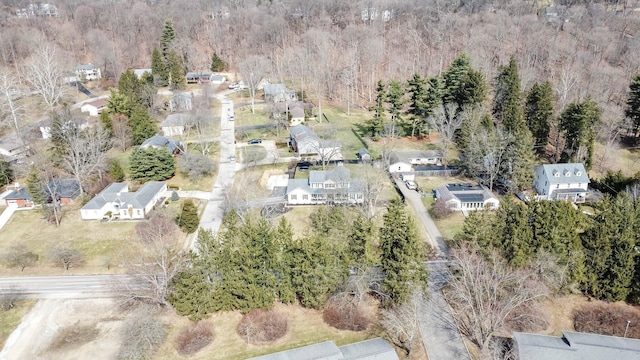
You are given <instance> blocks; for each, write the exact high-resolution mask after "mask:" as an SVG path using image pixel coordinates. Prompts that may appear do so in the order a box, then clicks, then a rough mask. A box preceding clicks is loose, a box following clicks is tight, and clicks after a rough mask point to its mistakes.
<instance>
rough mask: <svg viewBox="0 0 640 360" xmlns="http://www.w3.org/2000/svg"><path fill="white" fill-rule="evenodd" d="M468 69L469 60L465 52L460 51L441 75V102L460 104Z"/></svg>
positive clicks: (469, 66)
mask: <svg viewBox="0 0 640 360" xmlns="http://www.w3.org/2000/svg"><path fill="white" fill-rule="evenodd" d="M470 69H471V60H470V59H469V56H467V54H465V53H462V54H460V55H458V57H457V58H456V59H455V60H453V63H451V65H450V66H449V68H448V69H447V71H446V72H445V73H444V75H443V76H442V78H443V83H444V84H443V85H444V92H443V96H442V102H443V103H445V104H458V105H460V103H461V102H463V101H462V99H461V98H460V95H461V94H462V93H463V90H462V89H463V88H464V83H465V78H466V77H467V76H468V73H469V70H470Z"/></svg>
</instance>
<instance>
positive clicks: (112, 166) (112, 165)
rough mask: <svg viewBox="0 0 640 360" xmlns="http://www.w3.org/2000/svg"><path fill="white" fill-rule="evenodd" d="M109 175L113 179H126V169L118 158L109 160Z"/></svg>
mask: <svg viewBox="0 0 640 360" xmlns="http://www.w3.org/2000/svg"><path fill="white" fill-rule="evenodd" d="M109 176H111V178H112V179H113V181H117V182H121V181H124V169H123V168H122V165H120V162H119V161H118V160H117V159H111V160H109Z"/></svg>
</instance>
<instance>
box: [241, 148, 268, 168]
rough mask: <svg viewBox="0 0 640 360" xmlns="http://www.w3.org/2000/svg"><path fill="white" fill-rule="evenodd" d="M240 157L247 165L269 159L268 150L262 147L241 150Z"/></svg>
mask: <svg viewBox="0 0 640 360" xmlns="http://www.w3.org/2000/svg"><path fill="white" fill-rule="evenodd" d="M240 156H241V158H242V162H243V163H245V164H251V163H255V162H256V161H260V160H262V159H264V158H266V157H267V150H266V149H265V148H264V147H263V146H260V145H250V146H245V147H241V148H240Z"/></svg>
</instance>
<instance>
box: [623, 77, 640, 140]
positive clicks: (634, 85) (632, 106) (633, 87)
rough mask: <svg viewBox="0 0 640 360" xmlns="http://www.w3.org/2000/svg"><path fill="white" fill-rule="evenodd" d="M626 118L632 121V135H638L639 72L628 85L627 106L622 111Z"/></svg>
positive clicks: (639, 124)
mask: <svg viewBox="0 0 640 360" xmlns="http://www.w3.org/2000/svg"><path fill="white" fill-rule="evenodd" d="M624 114H625V116H626V117H627V118H629V119H631V121H633V131H632V133H633V136H634V137H638V131H639V130H640V73H637V74H636V75H635V76H634V77H633V79H631V84H630V85H629V95H627V108H626V109H625V111H624Z"/></svg>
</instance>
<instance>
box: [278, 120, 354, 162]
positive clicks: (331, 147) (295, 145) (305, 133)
mask: <svg viewBox="0 0 640 360" xmlns="http://www.w3.org/2000/svg"><path fill="white" fill-rule="evenodd" d="M289 134H290V135H289V145H290V146H291V149H293V151H294V152H295V153H296V154H298V156H303V155H316V154H317V155H324V156H325V157H326V158H329V159H327V160H342V154H341V153H340V147H341V146H340V143H339V142H337V141H332V140H321V139H320V138H319V137H318V135H317V134H316V133H315V131H313V130H311V128H310V127H308V126H306V125H296V126H292V127H290V128H289Z"/></svg>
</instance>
